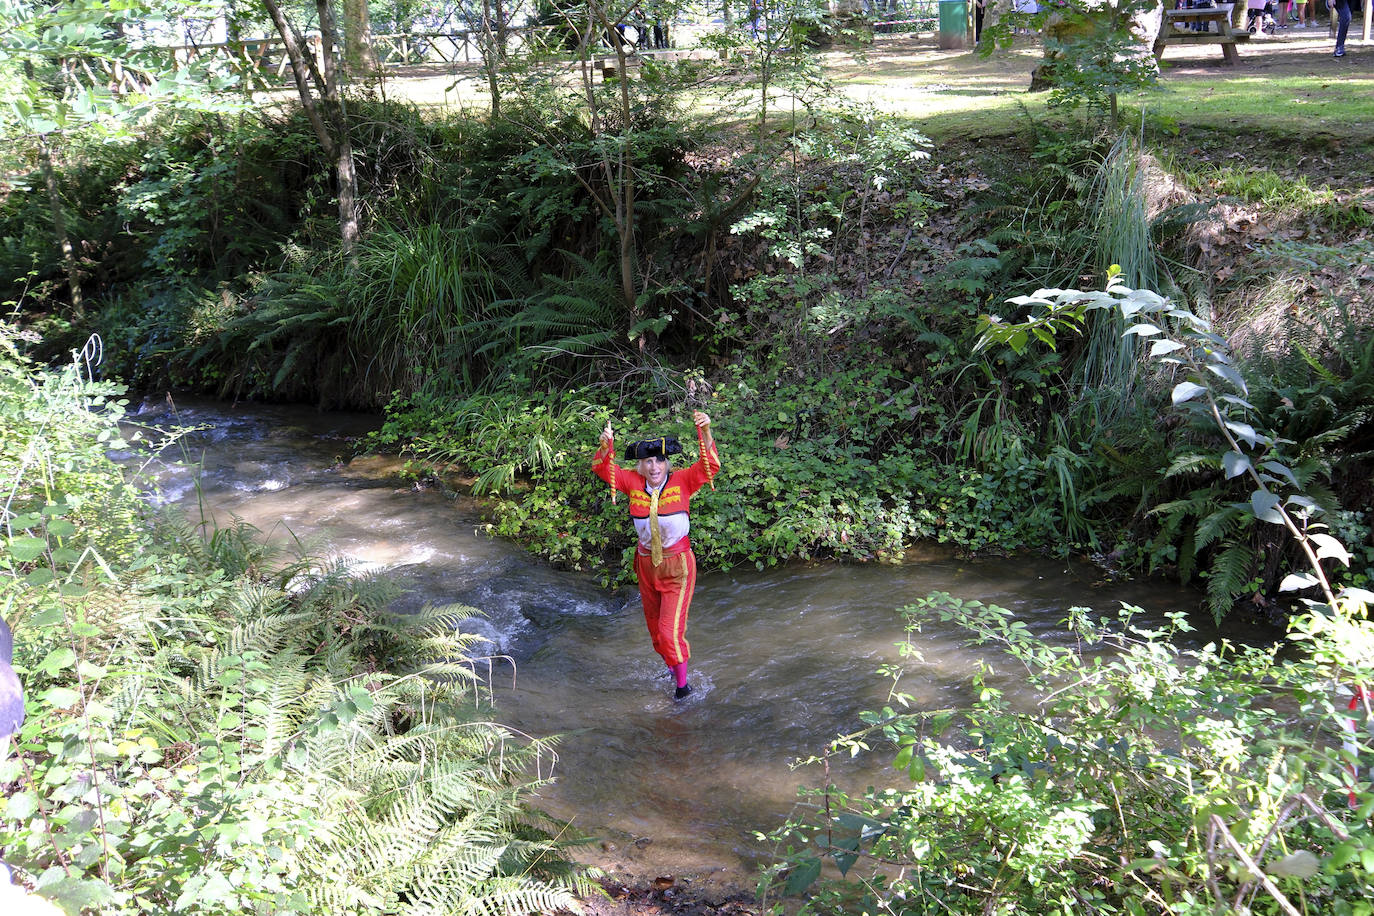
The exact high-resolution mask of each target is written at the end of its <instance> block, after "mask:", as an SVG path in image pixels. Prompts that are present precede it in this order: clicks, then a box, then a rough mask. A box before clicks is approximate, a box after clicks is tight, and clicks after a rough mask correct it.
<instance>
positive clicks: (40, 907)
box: [0, 618, 62, 916]
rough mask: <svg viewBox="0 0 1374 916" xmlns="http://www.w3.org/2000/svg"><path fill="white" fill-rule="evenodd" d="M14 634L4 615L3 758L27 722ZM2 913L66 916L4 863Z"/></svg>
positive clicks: (0, 625)
mask: <svg viewBox="0 0 1374 916" xmlns="http://www.w3.org/2000/svg"><path fill="white" fill-rule="evenodd" d="M13 664H14V634H12V633H11V632H10V625H9V624H8V623H6V622H5V621H4V619H3V618H0V760H5V759H7V758H8V757H9V755H10V738H11V737H13V736H15V735H17V734H19V728H20V726H22V725H23V724H24V688H23V686H21V685H20V683H19V676H18V675H16V674H15V673H14V668H13V667H12V665H13ZM0 913H4V914H5V916H62V910H60V909H58V907H57V905H56V904H54V903H51V902H49V901H48V900H45V899H44V898H42V897H40V896H38V895H37V894H31V893H29V892H28V890H26V889H25V888H24V887H23V886H22V885H19V884H15V883H14V876H13V874H11V872H10V867H9V866H8V865H6V864H5V863H4V862H0Z"/></svg>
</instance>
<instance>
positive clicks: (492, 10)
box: [481, 0, 506, 123]
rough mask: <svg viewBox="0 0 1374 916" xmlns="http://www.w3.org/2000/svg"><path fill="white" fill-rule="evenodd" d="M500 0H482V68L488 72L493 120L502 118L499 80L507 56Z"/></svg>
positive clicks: (504, 25)
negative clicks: (497, 0)
mask: <svg viewBox="0 0 1374 916" xmlns="http://www.w3.org/2000/svg"><path fill="white" fill-rule="evenodd" d="M503 13H504V10H502V9H501V4H500V3H499V2H497V3H495V4H493V3H492V0H482V44H481V49H482V69H483V70H485V71H486V72H487V90H488V91H489V92H490V93H491V120H492V122H493V123H494V122H496V121H498V120H500V118H501V84H500V83H499V82H498V80H497V76H498V75H499V72H500V68H501V65H502V64H503V63H504V62H505V56H506V23H505V19H504V16H503Z"/></svg>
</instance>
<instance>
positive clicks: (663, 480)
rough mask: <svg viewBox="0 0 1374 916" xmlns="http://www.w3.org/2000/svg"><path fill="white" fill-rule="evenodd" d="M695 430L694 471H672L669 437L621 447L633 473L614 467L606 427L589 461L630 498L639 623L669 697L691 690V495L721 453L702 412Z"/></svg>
mask: <svg viewBox="0 0 1374 916" xmlns="http://www.w3.org/2000/svg"><path fill="white" fill-rule="evenodd" d="M692 419H693V421H694V422H695V423H696V427H697V441H698V442H699V443H700V445H701V458H700V459H698V460H697V462H696V463H695V464H693V465H692V466H691V467H687V468H683V469H682V470H678V471H675V470H673V469H672V465H671V456H673V455H677V454H680V453H681V452H682V446H681V444H679V442H678V441H677V439H675V438H673V437H672V436H660V437H659V438H657V439H642V440H640V441H639V442H634V443H632V444H631V445H630V446H629V447H627V448H626V449H625V460H627V461H634V462H635V469H634V470H630V469H628V468H622V467H620V466H619V465H618V464H616V462H615V439H614V436H613V435H612V433H611V424H610V423H609V422H607V423H606V428H605V429H604V430H602V432H601V447H600V448H598V449H597V450H596V457H595V458H593V459H592V471H593V472H594V473H595V474H596V476H598V477H600V478H601V479H602V480H604V481H606V483H608V484H610V487H611V498H612V500H614V499H615V494H616V492H617V491H618V492H620V493H625V494H628V495H629V497H630V519H631V520H632V521H633V522H634V526H635V534H636V535H637V537H638V541H639V543H638V545H637V546H636V548H635V575H636V576H637V577H638V579H639V597H640V599H641V600H642V601H643V603H644V622H645V623H646V624H647V625H648V627H649V638H650V639H651V640H652V641H653V645H654V651H655V652H657V653H658V654H659V655H661V656H662V657H663V662H664V664H666V665H667V666H668V668H669V670H671V671H672V673H673V679H674V681H675V682H676V684H677V687H676V690H675V692H674V696H675V697H676V698H677V699H679V700H680V699H682V698H683V697H685V696H687V695H688V694H690V693H691V692H692V687H691V685H690V684H689V683H687V662H688V660H689V659H690V658H691V654H692V650H691V646H689V645H688V644H687V611H688V608H689V607H690V606H691V604H692V592H693V590H694V589H695V588H696V582H697V561H696V556H695V555H694V554H693V553H692V544H691V541H690V540H689V539H688V536H687V535H688V531H689V529H690V527H691V525H690V512H691V503H692V495H693V494H694V493H696V492H697V491H698V490H700V489H701V488H702V487H704V486H706V485H707V484H709V483H711V482H712V480H713V478H714V477H715V476H716V472H717V471H719V470H720V455H719V454H718V453H717V451H716V443H715V440H714V439H712V437H711V418H710V417H708V416H707V415H706V414H704V413H702V412H701V411H699V410H698V411H696V412H695V413H694V414H693V415H692Z"/></svg>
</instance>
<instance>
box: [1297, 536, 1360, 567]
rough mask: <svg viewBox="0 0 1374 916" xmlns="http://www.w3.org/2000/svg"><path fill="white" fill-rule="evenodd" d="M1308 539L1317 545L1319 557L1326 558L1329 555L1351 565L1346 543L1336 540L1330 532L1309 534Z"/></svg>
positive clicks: (1319, 558)
mask: <svg viewBox="0 0 1374 916" xmlns="http://www.w3.org/2000/svg"><path fill="white" fill-rule="evenodd" d="M1307 537H1308V540H1310V541H1311V542H1312V543H1313V544H1315V545H1317V559H1318V560H1325V559H1327V558H1328V557H1329V558H1332V559H1336V560H1340V561H1341V562H1342V563H1344V564H1345V565H1346V566H1349V565H1350V553H1349V552H1348V551H1347V550H1346V549H1345V545H1344V544H1342V543H1341V542H1340V541H1338V540H1336V539H1335V538H1334V537H1332V536H1331V535H1329V534H1321V533H1320V532H1318V533H1317V534H1309V535H1308V536H1307Z"/></svg>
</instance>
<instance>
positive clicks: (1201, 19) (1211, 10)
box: [1154, 3, 1250, 65]
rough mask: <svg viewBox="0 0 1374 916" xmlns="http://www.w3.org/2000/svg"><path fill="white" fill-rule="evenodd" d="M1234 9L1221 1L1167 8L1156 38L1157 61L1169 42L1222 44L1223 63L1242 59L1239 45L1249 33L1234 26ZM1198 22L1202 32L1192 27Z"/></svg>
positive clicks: (1231, 5) (1178, 43)
mask: <svg viewBox="0 0 1374 916" xmlns="http://www.w3.org/2000/svg"><path fill="white" fill-rule="evenodd" d="M1234 8H1235V4H1234V3H1222V4H1218V5H1217V6H1209V7H1196V8H1193V9H1189V10H1165V11H1164V19H1163V20H1162V21H1161V22H1160V23H1159V35H1158V36H1157V37H1156V38H1155V46H1154V54H1155V60H1159V59H1160V58H1162V57H1163V56H1164V49H1165V48H1166V47H1167V46H1169V45H1202V44H1219V45H1221V62H1222V63H1224V64H1228V65H1233V64H1235V62H1236V61H1238V60H1240V55H1239V54H1237V53H1236V44H1237V43H1239V42H1242V41H1249V40H1250V33H1249V32H1245V31H1241V32H1237V31H1236V30H1235V29H1233V28H1231V10H1232V9H1234ZM1195 24H1196V25H1200V26H1201V27H1202V31H1194V30H1192V29H1190V28H1189V26H1191V25H1195ZM1214 25H1215V27H1216V28H1215V30H1214V29H1213V26H1214Z"/></svg>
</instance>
